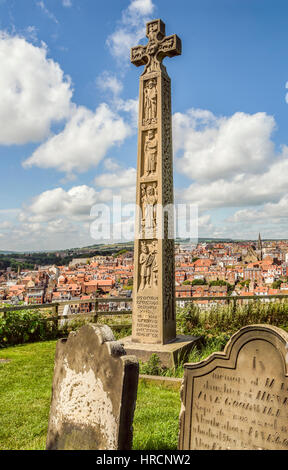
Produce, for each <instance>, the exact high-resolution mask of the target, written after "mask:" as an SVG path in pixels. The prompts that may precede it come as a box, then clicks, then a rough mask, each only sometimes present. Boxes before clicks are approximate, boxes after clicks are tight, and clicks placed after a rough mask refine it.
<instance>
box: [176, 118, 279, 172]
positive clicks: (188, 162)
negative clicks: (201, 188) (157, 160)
mask: <svg viewBox="0 0 288 470" xmlns="http://www.w3.org/2000/svg"><path fill="white" fill-rule="evenodd" d="M173 126H174V138H175V142H174V144H175V153H176V154H177V155H179V154H180V152H181V151H182V152H183V154H182V155H181V157H180V158H178V159H177V161H176V167H177V169H178V171H179V172H180V173H183V174H185V175H187V176H188V177H189V178H191V179H196V180H201V181H205V180H210V181H213V180H215V179H217V178H219V179H220V178H227V177H232V176H236V175H238V174H239V173H240V174H241V173H261V172H262V171H263V169H264V168H265V165H266V164H267V162H268V161H269V160H271V158H273V157H274V144H273V142H272V140H271V135H272V132H273V131H274V129H275V127H276V124H275V120H274V118H273V116H268V115H267V114H266V113H256V114H245V113H239V112H238V113H235V114H234V115H233V116H231V117H216V116H215V115H213V114H212V113H211V112H210V111H206V110H199V109H190V110H188V111H187V112H186V113H185V114H182V113H176V114H174V117H173Z"/></svg>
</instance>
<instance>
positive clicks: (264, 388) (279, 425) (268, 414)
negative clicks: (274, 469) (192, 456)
mask: <svg viewBox="0 0 288 470" xmlns="http://www.w3.org/2000/svg"><path fill="white" fill-rule="evenodd" d="M287 347H288V334H287V333H286V332H285V331H283V330H281V329H279V328H276V327H273V326H268V325H252V326H246V327H244V328H242V329H241V330H239V331H238V332H237V333H236V334H235V335H234V336H232V338H231V339H230V341H229V342H228V344H227V345H226V347H225V350H224V352H222V353H214V354H212V355H211V356H209V357H208V358H207V359H206V360H204V361H202V362H199V363H195V364H185V371H184V381H183V385H182V390H181V395H182V396H181V398H182V409H181V413H180V434H179V449H180V450H188V449H191V450H198V449H199V450H200V449H202V450H203V449H204V450H206V449H211V450H212V449H215V450H220V449H238V450H239V449H249V450H254V449H255V450H256V449H267V450H272V449H274V450H276V449H277V450H284V449H286V450H288V377H287V360H288V358H287Z"/></svg>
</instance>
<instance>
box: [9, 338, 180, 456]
mask: <svg viewBox="0 0 288 470" xmlns="http://www.w3.org/2000/svg"><path fill="white" fill-rule="evenodd" d="M55 345H56V341H46V342H40V343H30V344H25V345H21V346H14V347H10V348H6V349H2V350H0V358H1V359H7V360H10V362H7V363H1V362H0V449H1V450H43V449H45V441H46V434H47V426H48V416H49V407H50V399H51V386H52V377H53V368H54V355H55ZM179 412H180V395H179V391H174V390H168V389H164V388H162V387H159V386H156V385H155V386H154V385H150V384H149V385H148V384H146V385H145V384H144V383H141V382H139V387H138V398H137V405H136V411H135V418H134V440H133V448H134V449H140V450H148V449H149V450H157V449H171V450H173V449H176V448H177V438H178V418H179Z"/></svg>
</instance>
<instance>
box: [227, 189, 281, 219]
mask: <svg viewBox="0 0 288 470" xmlns="http://www.w3.org/2000/svg"><path fill="white" fill-rule="evenodd" d="M228 222H236V223H251V222H252V223H255V222H257V223H263V224H267V222H269V223H271V222H273V223H275V224H279V223H281V222H288V194H285V195H284V196H283V197H282V198H281V199H280V200H279V201H277V202H268V203H267V204H264V205H263V206H262V207H261V208H260V209H242V210H239V211H237V212H235V214H233V216H232V217H230V218H228Z"/></svg>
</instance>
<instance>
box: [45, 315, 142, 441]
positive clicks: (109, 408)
mask: <svg viewBox="0 0 288 470" xmlns="http://www.w3.org/2000/svg"><path fill="white" fill-rule="evenodd" d="M138 374H139V365H138V362H137V359H136V358H135V357H134V356H126V353H125V350H124V349H123V346H122V345H121V344H120V343H119V342H118V341H115V340H114V336H113V333H112V331H111V329H110V328H109V327H108V326H106V325H92V324H89V325H85V326H83V327H82V328H80V329H79V330H78V331H77V332H72V333H70V334H69V336H68V339H67V340H65V339H62V340H59V341H58V343H57V348H56V357H55V369H54V378H53V389H52V401H51V409H50V418H49V427H48V435H47V445H46V448H47V449H48V450H80V449H81V450H96V449H97V450H99V449H100V450H117V449H120V450H129V449H131V445H132V422H133V415H134V409H135V404H136V397H137V384H138Z"/></svg>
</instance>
